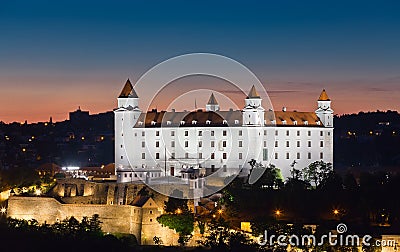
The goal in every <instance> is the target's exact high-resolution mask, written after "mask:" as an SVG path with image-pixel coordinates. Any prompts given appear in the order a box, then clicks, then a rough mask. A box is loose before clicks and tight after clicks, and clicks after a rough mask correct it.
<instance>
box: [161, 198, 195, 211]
mask: <svg viewBox="0 0 400 252" xmlns="http://www.w3.org/2000/svg"><path fill="white" fill-rule="evenodd" d="M187 203H188V200H187V199H178V198H173V197H168V200H167V201H164V210H165V212H167V213H175V212H177V211H180V212H181V213H187V212H190V211H189V207H188V205H187Z"/></svg>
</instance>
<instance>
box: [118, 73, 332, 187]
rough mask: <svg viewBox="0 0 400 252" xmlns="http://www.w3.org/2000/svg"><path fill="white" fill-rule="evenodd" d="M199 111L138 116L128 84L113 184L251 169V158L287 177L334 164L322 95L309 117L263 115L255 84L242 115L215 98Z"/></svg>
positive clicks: (120, 110)
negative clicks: (222, 106)
mask: <svg viewBox="0 0 400 252" xmlns="http://www.w3.org/2000/svg"><path fill="white" fill-rule="evenodd" d="M210 95H211V96H210V99H209V101H208V104H207V105H206V109H205V110H196V111H189V112H187V111H182V112H177V111H156V110H152V111H148V112H147V113H145V112H143V111H141V109H140V107H139V97H138V95H137V94H136V92H135V90H134V89H133V86H132V84H131V83H130V81H129V80H128V81H127V82H126V84H125V86H124V88H123V90H122V92H121V95H120V96H119V98H118V108H117V109H116V110H115V167H116V174H117V181H118V182H121V183H125V182H132V181H136V180H147V181H150V180H153V179H154V180H156V179H157V178H163V177H166V176H170V177H182V176H184V174H185V173H186V172H187V171H188V169H191V170H192V171H193V170H195V171H196V172H197V174H199V175H200V176H206V175H209V174H211V173H214V172H218V176H224V177H227V176H229V175H232V174H233V173H235V172H236V171H238V170H240V172H241V174H245V175H246V174H248V173H249V171H250V168H251V167H250V164H249V163H248V162H249V161H250V160H252V159H254V160H256V161H257V162H261V163H262V164H263V165H264V166H268V165H270V164H273V165H275V166H276V167H278V168H280V169H281V172H282V175H283V177H284V178H287V177H289V176H290V169H291V167H290V165H291V164H292V163H293V162H294V161H295V162H296V166H295V167H296V168H297V169H301V168H304V167H306V166H308V165H309V164H310V163H312V162H314V161H319V160H323V161H324V162H329V163H332V162H333V110H332V109H331V101H330V99H329V98H328V95H327V94H326V92H325V90H323V91H322V93H321V95H320V97H319V99H318V108H317V110H316V111H315V112H289V111H286V110H282V111H266V110H264V108H263V107H262V99H261V98H260V96H259V95H258V93H257V91H256V89H255V88H254V86H253V87H252V89H251V90H250V92H249V94H248V96H247V97H246V98H245V106H244V108H243V109H242V110H232V109H231V110H227V111H221V110H220V108H219V105H218V102H217V100H216V99H215V97H214V95H213V94H210Z"/></svg>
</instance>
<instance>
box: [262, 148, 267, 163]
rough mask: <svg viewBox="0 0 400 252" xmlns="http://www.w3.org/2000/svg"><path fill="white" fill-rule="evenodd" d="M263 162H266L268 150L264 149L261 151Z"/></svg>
mask: <svg viewBox="0 0 400 252" xmlns="http://www.w3.org/2000/svg"><path fill="white" fill-rule="evenodd" d="M263 160H264V161H267V160H268V149H266V148H264V149H263Z"/></svg>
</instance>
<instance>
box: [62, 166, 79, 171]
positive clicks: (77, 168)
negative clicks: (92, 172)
mask: <svg viewBox="0 0 400 252" xmlns="http://www.w3.org/2000/svg"><path fill="white" fill-rule="evenodd" d="M61 169H62V170H63V171H75V170H79V167H78V166H66V167H62V168H61Z"/></svg>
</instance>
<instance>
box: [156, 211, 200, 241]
mask: <svg viewBox="0 0 400 252" xmlns="http://www.w3.org/2000/svg"><path fill="white" fill-rule="evenodd" d="M157 221H158V222H159V223H160V224H161V225H162V226H165V227H169V228H170V229H173V230H175V231H176V232H177V233H178V234H179V239H178V242H179V244H181V245H185V243H187V242H188V241H189V239H190V238H191V237H192V232H193V230H194V215H193V214H192V213H190V212H184V213H180V214H175V213H167V214H163V215H160V216H159V217H157Z"/></svg>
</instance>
